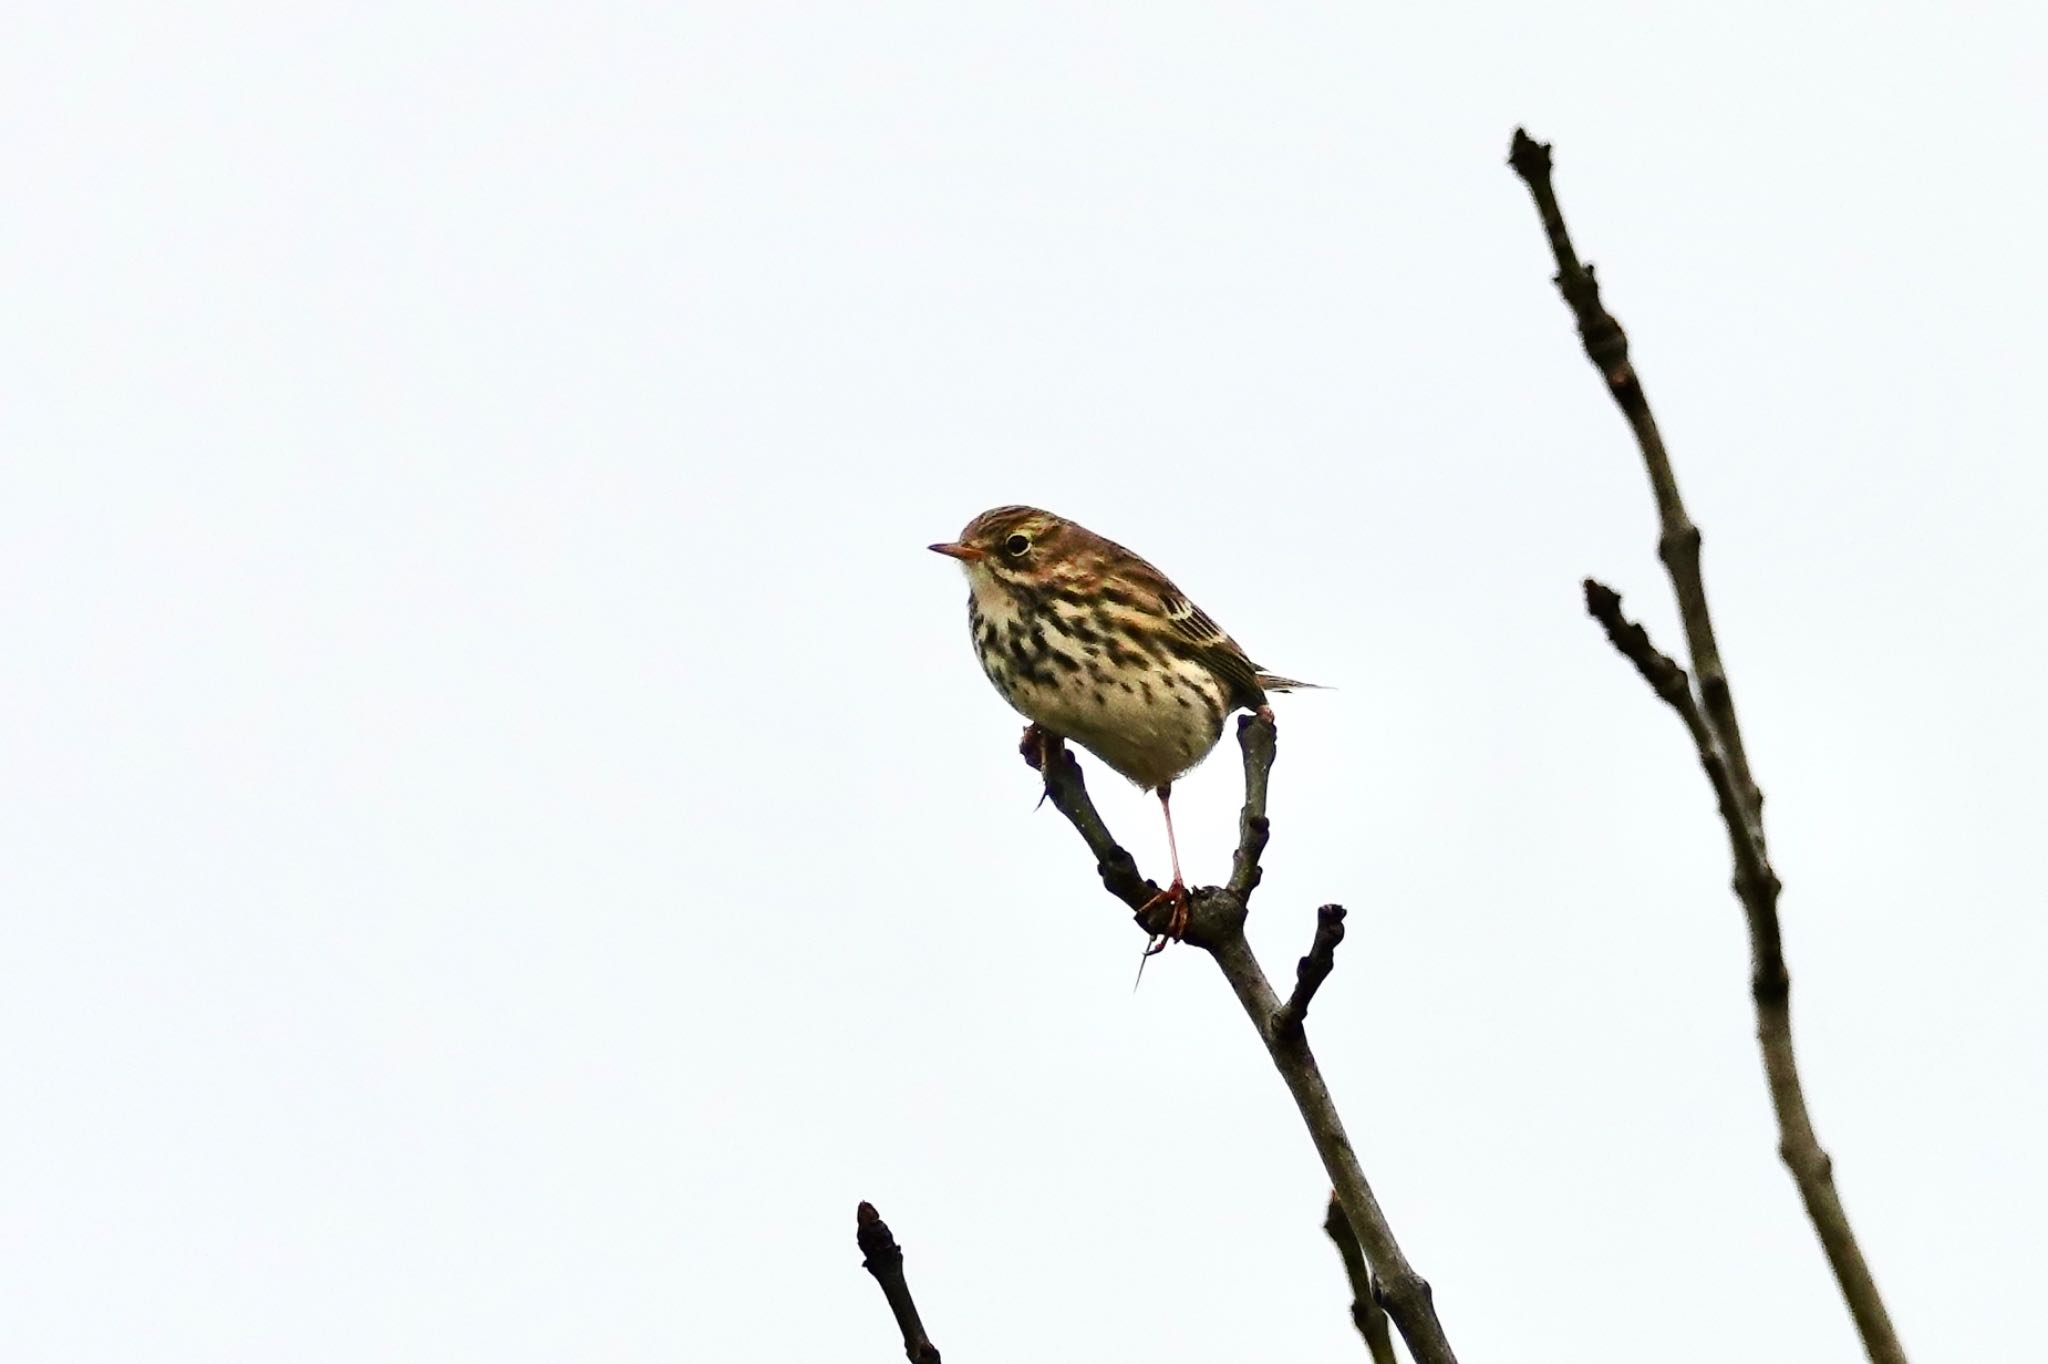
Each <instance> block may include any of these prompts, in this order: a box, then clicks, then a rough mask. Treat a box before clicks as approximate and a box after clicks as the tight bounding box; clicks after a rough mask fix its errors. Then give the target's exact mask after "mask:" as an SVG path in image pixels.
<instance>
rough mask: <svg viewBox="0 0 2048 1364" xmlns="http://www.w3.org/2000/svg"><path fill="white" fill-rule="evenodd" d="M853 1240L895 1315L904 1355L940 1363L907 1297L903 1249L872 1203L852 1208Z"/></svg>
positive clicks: (920, 1362) (913, 1363)
mask: <svg viewBox="0 0 2048 1364" xmlns="http://www.w3.org/2000/svg"><path fill="white" fill-rule="evenodd" d="M854 1224H855V1230H854V1240H855V1242H856V1243H857V1244H858V1245H859V1246H860V1251H861V1254H862V1255H864V1256H866V1257H867V1258H866V1259H864V1260H862V1261H861V1262H860V1263H861V1268H863V1269H865V1270H867V1272H868V1273H870V1274H872V1275H874V1276H875V1282H876V1283H878V1284H880V1285H881V1286H882V1296H883V1297H885V1298H887V1299H888V1300H889V1310H890V1311H891V1312H894V1313H895V1314H896V1326H897V1328H898V1329H899V1330H901V1331H902V1332H903V1357H904V1358H905V1359H907V1360H909V1361H910V1364H939V1347H938V1346H936V1345H934V1344H932V1342H931V1337H930V1336H927V1335H926V1334H925V1333H924V1323H923V1322H922V1321H919V1320H918V1317H917V1304H916V1303H914V1302H912V1301H911V1300H910V1285H909V1283H908V1282H906V1281H905V1279H904V1277H903V1248H902V1247H901V1246H898V1245H897V1244H896V1238H895V1237H894V1236H891V1235H890V1234H889V1224H888V1223H887V1222H884V1221H883V1220H882V1214H880V1213H878V1212H876V1211H875V1205H874V1204H872V1203H862V1204H861V1205H860V1207H858V1208H856V1209H855V1210H854Z"/></svg>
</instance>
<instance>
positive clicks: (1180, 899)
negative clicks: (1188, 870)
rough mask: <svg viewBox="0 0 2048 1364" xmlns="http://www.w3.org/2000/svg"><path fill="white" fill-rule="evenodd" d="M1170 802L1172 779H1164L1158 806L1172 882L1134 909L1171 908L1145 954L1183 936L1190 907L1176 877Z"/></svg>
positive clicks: (1183, 886)
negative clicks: (1162, 818) (1169, 780)
mask: <svg viewBox="0 0 2048 1364" xmlns="http://www.w3.org/2000/svg"><path fill="white" fill-rule="evenodd" d="M1172 802H1173V783H1172V782H1166V783H1164V784H1163V785H1161V786H1160V788H1159V809H1160V812H1161V813H1163V814H1164V815H1165V816H1166V855H1167V857H1169V858H1170V859H1172V861H1173V884H1172V885H1170V886H1168V887H1167V888H1166V889H1165V890H1162V891H1160V892H1159V893H1158V894H1157V895H1155V896H1153V897H1152V898H1151V899H1149V900H1147V901H1146V902H1145V904H1144V907H1143V908H1141V909H1140V910H1139V911H1138V913H1139V915H1140V916H1143V915H1145V914H1147V913H1149V912H1150V911H1151V910H1152V909H1153V908H1154V907H1155V906H1157V905H1161V904H1166V905H1171V906H1173V912H1172V914H1170V915H1168V916H1167V920H1166V931H1165V932H1164V933H1161V934H1159V935H1158V936H1157V937H1155V938H1153V939H1152V941H1151V942H1150V943H1149V944H1148V945H1147V946H1146V948H1145V955H1146V956H1148V957H1149V956H1152V955H1153V954H1154V953H1157V952H1163V951H1165V950H1166V944H1167V943H1169V942H1178V941H1180V940H1181V939H1182V938H1184V937H1186V936H1187V931H1188V915H1189V913H1190V912H1191V910H1192V908H1193V906H1192V903H1191V902H1190V900H1189V898H1188V888H1187V884H1186V883H1185V882H1183V881H1182V880H1181V879H1180V848H1179V847H1178V846H1177V845H1176V844H1175V843H1174V840H1173V803H1172Z"/></svg>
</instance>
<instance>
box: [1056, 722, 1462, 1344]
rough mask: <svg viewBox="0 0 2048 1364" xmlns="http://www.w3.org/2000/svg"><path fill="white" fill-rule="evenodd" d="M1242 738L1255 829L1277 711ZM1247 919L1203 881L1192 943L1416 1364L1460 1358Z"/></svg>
mask: <svg viewBox="0 0 2048 1364" xmlns="http://www.w3.org/2000/svg"><path fill="white" fill-rule="evenodd" d="M1237 741H1238V746H1239V747H1240V748H1242V749H1243V750H1244V756H1245V806H1244V812H1243V814H1242V816H1241V817H1240V820H1239V828H1240V830H1241V831H1250V830H1252V829H1254V828H1255V827H1256V824H1255V822H1254V821H1256V822H1257V823H1263V822H1264V818H1265V816H1264V807H1265V795H1266V783H1267V779H1268V776H1269V774H1270V772H1271V769H1272V765H1273V756H1274V749H1275V745H1274V732H1273V720H1272V717H1271V716H1270V715H1263V714H1262V715H1257V716H1253V717H1250V718H1248V719H1246V720H1244V721H1241V722H1240V723H1239V725H1238V730H1237ZM1062 752H1064V750H1062ZM1046 766H1047V767H1048V768H1050V771H1048V772H1046V773H1045V785H1046V792H1047V795H1048V798H1049V799H1050V800H1051V801H1052V803H1053V805H1054V806H1055V807H1056V808H1058V809H1059V811H1060V812H1061V813H1062V814H1064V815H1066V816H1067V818H1068V819H1070V820H1072V821H1073V823H1074V827H1075V829H1077V830H1078V831H1079V832H1080V834H1081V837H1082V839H1083V841H1085V842H1086V843H1087V844H1088V848H1089V851H1091V852H1093V853H1094V854H1095V857H1096V861H1097V862H1098V864H1100V867H1101V870H1102V881H1103V885H1104V886H1105V887H1107V888H1108V889H1109V892H1110V893H1111V894H1112V895H1115V896H1116V897H1117V898H1118V899H1120V900H1122V901H1123V902H1124V903H1125V904H1130V905H1132V906H1133V908H1136V907H1137V904H1142V903H1143V901H1142V900H1139V901H1137V902H1135V903H1134V902H1133V900H1132V894H1135V893H1136V891H1135V890H1134V889H1133V888H1132V882H1133V881H1135V880H1136V878H1137V872H1136V871H1135V869H1134V870H1132V871H1131V872H1130V875H1129V878H1128V879H1127V878H1126V877H1124V876H1123V875H1122V874H1121V871H1120V868H1121V865H1122V861H1123V860H1128V859H1129V857H1130V854H1129V853H1127V852H1125V851H1124V850H1123V848H1121V847H1120V846H1118V844H1117V842H1116V840H1115V839H1114V838H1112V837H1111V836H1110V834H1109V831H1108V830H1107V829H1106V828H1105V827H1104V826H1103V824H1102V820H1101V817H1100V816H1099V815H1097V814H1096V812H1095V806H1094V804H1093V803H1092V802H1091V801H1089V800H1088V796H1087V792H1086V790H1085V788H1084V787H1083V785H1082V782H1081V767H1080V764H1079V763H1078V762H1076V761H1075V760H1074V758H1073V755H1072V754H1065V756H1064V760H1060V761H1052V762H1048V763H1047V764H1046ZM1261 841H1263V840H1262V839H1261ZM1242 846H1243V845H1241V847H1242ZM1246 862H1249V864H1250V865H1252V866H1253V867H1256V865H1257V858H1256V849H1253V851H1252V852H1251V853H1250V854H1248V855H1247V857H1246V859H1244V860H1243V861H1241V862H1240V867H1242V866H1243V865H1245V863H1246ZM1253 879H1254V881H1255V880H1256V878H1255V877H1254V878H1253ZM1140 884H1141V885H1149V884H1150V883H1149V882H1143V883H1140ZM1127 891H1128V892H1130V893H1126V892H1127ZM1139 918H1140V922H1139V926H1140V927H1141V928H1144V929H1145V930H1146V931H1147V932H1156V931H1157V926H1156V925H1154V924H1150V923H1146V922H1144V918H1145V916H1139ZM1245 918H1246V911H1245V902H1244V899H1243V898H1242V897H1241V896H1240V895H1238V894H1237V893H1236V892H1235V891H1233V890H1232V889H1231V888H1230V887H1229V886H1202V887H1200V888H1198V889H1197V890H1195V891H1194V892H1193V894H1192V904H1191V907H1190V912H1189V918H1188V927H1187V941H1188V943H1189V944H1190V945H1192V946H1195V947H1199V948H1201V949H1202V950H1203V951H1205V952H1207V953H1208V954H1209V955H1210V956H1211V957H1212V958H1213V959H1214V960H1215V962H1216V965H1217V967H1218V969H1220V970H1221V971H1222V972H1223V978H1224V979H1225V980H1226V981H1228V982H1229V984H1230V989H1231V992H1232V993H1233V994H1235V995H1236V996H1237V1000H1238V1003H1239V1005H1241V1006H1242V1007H1243V1009H1244V1011H1245V1014H1246V1015H1247V1016H1248V1017H1249V1018H1250V1019H1251V1021H1252V1026H1253V1027H1255V1028H1256V1029H1257V1030H1258V1033H1259V1040H1260V1041H1262V1042H1264V1043H1265V1044H1266V1053H1267V1055H1268V1056H1270V1057H1271V1058H1272V1060H1273V1066H1274V1069H1276V1070H1278V1071H1279V1072H1280V1078H1281V1079H1282V1080H1283V1081H1285V1082H1286V1085H1287V1090H1288V1092H1289V1093H1290V1094H1292V1095H1293V1096H1294V1104H1295V1107H1296V1108H1297V1109H1299V1110H1300V1112H1301V1117H1302V1122H1303V1123H1304V1124H1305V1125H1306V1126H1307V1128H1308V1134H1309V1139H1310V1140H1311V1141H1313V1142H1314V1143H1315V1148H1316V1154H1317V1155H1319V1156H1321V1157H1322V1160H1323V1168H1324V1170H1325V1171H1327V1172H1328V1174H1329V1176H1330V1183H1331V1184H1332V1185H1333V1186H1334V1187H1335V1189H1336V1197H1337V1199H1338V1201H1339V1202H1341V1203H1342V1204H1343V1206H1344V1215H1345V1217H1346V1219H1347V1220H1348V1221H1349V1222H1350V1224H1351V1227H1352V1230H1353V1231H1355V1232H1356V1233H1357V1236H1358V1244H1359V1247H1360V1249H1361V1250H1362V1251H1363V1253H1364V1255H1365V1258H1366V1263H1367V1264H1369V1265H1371V1267H1372V1273H1373V1279H1374V1281H1375V1282H1376V1283H1377V1284H1378V1285H1379V1290H1380V1301H1381V1302H1382V1303H1383V1304H1384V1306H1385V1308H1386V1312H1387V1315H1388V1316H1390V1317H1392V1318H1393V1320H1394V1325H1395V1326H1397V1327H1399V1328H1400V1331H1401V1336H1402V1339H1404V1340H1406V1341H1407V1342H1408V1353H1409V1354H1410V1355H1412V1356H1413V1357H1414V1359H1415V1361H1416V1364H1457V1356H1456V1355H1455V1354H1454V1353H1453V1352H1452V1350H1451V1344H1450V1341H1449V1340H1448V1339H1446V1338H1445V1336H1444V1329H1443V1324H1442V1323H1441V1322H1440V1321H1438V1320H1437V1315H1436V1306H1435V1303H1434V1302H1433V1300H1432V1296H1431V1293H1430V1287H1429V1283H1428V1282H1427V1281H1426V1280H1425V1279H1424V1278H1423V1277H1422V1276H1421V1275H1420V1274H1417V1273H1416V1272H1415V1269H1414V1267H1413V1266H1411V1265H1410V1264H1409V1263H1408V1258H1407V1257H1406V1256H1405V1255H1403V1254H1402V1253H1401V1247H1400V1244H1399V1242H1397V1241H1395V1239H1394V1233H1393V1229H1392V1228H1390V1227H1389V1226H1388V1225H1387V1219H1386V1214H1385V1213H1383V1212H1382V1211H1381V1210H1380V1205H1379V1200H1378V1199H1377V1198H1375V1197H1374V1196H1373V1192H1372V1186H1371V1185H1370V1184H1368V1183H1367V1182H1366V1179H1365V1172H1364V1170H1362V1169H1360V1168H1359V1164H1358V1153H1357V1151H1356V1150H1354V1149H1353V1148H1352V1145H1351V1139H1350V1137H1348V1136H1346V1135H1345V1132H1344V1121H1343V1119H1342V1118H1340V1117H1339V1116H1338V1114H1337V1105H1336V1103H1335V1102H1334V1101H1333V1100H1332V1099H1331V1098H1330V1090H1329V1086H1328V1085H1326V1084H1325V1083H1324V1082H1323V1072H1322V1069H1321V1067H1319V1066H1318V1065H1317V1064H1316V1058H1315V1053H1314V1052H1312V1051H1310V1050H1309V1045H1308V1037H1307V1035H1306V1034H1305V1032H1304V1031H1303V1030H1302V1029H1300V1028H1298V1027H1297V1028H1282V1026H1281V1020H1282V1015H1283V1011H1284V1008H1285V1006H1284V1005H1282V1004H1281V1002H1280V998H1279V996H1278V995H1276V994H1274V993H1273V986H1272V982H1270V981H1269V980H1267V979H1266V973H1265V971H1264V970H1262V969H1261V968H1260V966H1259V962H1258V958H1256V957H1254V956H1253V955H1252V949H1251V944H1250V943H1248V942H1247V941H1245V936H1244V925H1245Z"/></svg>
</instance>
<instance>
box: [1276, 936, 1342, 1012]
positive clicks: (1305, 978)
mask: <svg viewBox="0 0 2048 1364" xmlns="http://www.w3.org/2000/svg"><path fill="white" fill-rule="evenodd" d="M1343 941H1344V906H1342V905H1323V906H1322V907H1320V908H1319V909H1317V910H1316V935H1315V937H1314V938H1313V939H1312V940H1311V941H1310V943H1309V948H1308V955H1307V956H1305V957H1303V958H1302V959H1301V961H1300V963H1299V964H1298V965H1297V966H1296V967H1295V968H1294V993H1293V994H1291V995H1289V996H1287V1002H1286V1003H1285V1004H1283V1005H1281V1006H1280V1016H1279V1017H1278V1018H1276V1019H1274V1020H1273V1027H1274V1029H1275V1030H1276V1031H1278V1032H1280V1033H1282V1034H1286V1033H1291V1032H1297V1031H1299V1030H1300V1028H1301V1025H1302V1023H1303V1022H1304V1021H1305V1020H1306V1019H1307V1018H1308V1002H1309V1001H1310V1000H1312V999H1314V998H1315V997H1316V991H1317V990H1320V989H1321V988H1322V987H1323V982H1324V981H1326V980H1328V979H1329V978H1330V972H1331V971H1332V970H1334V969H1336V966H1337V944H1338V943H1340V942H1343Z"/></svg>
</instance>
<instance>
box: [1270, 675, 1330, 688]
mask: <svg viewBox="0 0 2048 1364" xmlns="http://www.w3.org/2000/svg"><path fill="white" fill-rule="evenodd" d="M1259 689H1260V690H1261V691H1328V690H1329V688H1328V687H1325V686H1324V685H1323V684H1322V683H1320V682H1297V681H1296V680H1295V679H1293V678H1291V677H1282V676H1280V675H1279V674H1278V673H1260V674H1259Z"/></svg>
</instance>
